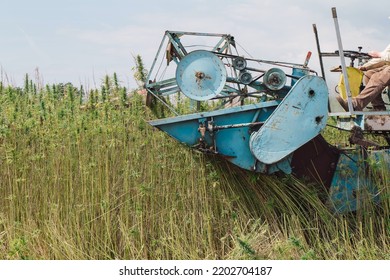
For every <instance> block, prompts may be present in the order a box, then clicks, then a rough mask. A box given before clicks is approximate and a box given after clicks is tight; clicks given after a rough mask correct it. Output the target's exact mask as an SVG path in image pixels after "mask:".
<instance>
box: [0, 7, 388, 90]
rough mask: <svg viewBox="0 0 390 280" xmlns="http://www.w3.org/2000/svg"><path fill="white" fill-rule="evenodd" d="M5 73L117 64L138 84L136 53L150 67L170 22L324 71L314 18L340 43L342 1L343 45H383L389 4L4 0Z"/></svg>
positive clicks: (17, 81) (324, 42)
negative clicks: (335, 15)
mask: <svg viewBox="0 0 390 280" xmlns="http://www.w3.org/2000/svg"><path fill="white" fill-rule="evenodd" d="M0 3H1V17H0V38H2V40H1V43H0V66H1V79H2V81H3V82H8V83H11V84H13V85H17V86H20V85H21V84H22V81H23V77H24V74H25V73H28V74H29V75H30V76H31V77H35V73H36V71H35V69H39V74H40V79H43V81H44V82H45V83H59V82H64V83H66V82H72V83H73V84H75V85H76V86H78V85H80V84H83V85H85V86H87V87H95V86H99V85H100V83H101V80H102V78H103V77H104V75H106V74H109V75H111V74H112V73H113V72H116V73H117V74H118V76H119V78H120V80H121V81H122V83H123V84H124V85H125V86H128V87H130V88H131V87H136V83H135V82H134V81H133V73H132V71H131V68H132V67H133V66H134V63H133V57H132V55H137V54H140V55H141V56H142V57H143V59H144V62H145V64H146V66H147V68H149V67H150V65H151V62H152V59H153V57H154V55H155V53H156V51H157V48H158V46H159V44H160V41H161V38H162V36H163V33H164V31H165V30H181V31H198V32H215V33H230V34H232V35H234V36H235V38H236V40H237V42H239V43H240V44H241V45H242V46H244V47H245V49H246V50H248V52H250V53H251V54H252V55H253V56H254V57H256V58H261V59H267V60H279V61H290V62H303V60H304V58H305V55H306V53H307V51H309V50H311V51H312V52H313V56H312V59H311V62H310V63H309V66H311V67H312V68H314V69H315V70H317V71H318V72H319V67H318V58H317V52H316V47H315V40H314V35H313V30H312V24H313V23H316V24H317V27H318V30H319V33H320V41H321V46H322V49H323V51H334V50H336V49H337V41H336V36H335V31H334V23H333V19H332V14H331V7H334V6H335V7H337V11H338V16H339V23H340V28H341V33H342V36H343V44H344V49H352V50H356V48H357V46H363V51H369V50H377V49H379V50H382V49H384V48H385V47H386V46H387V44H388V43H389V39H388V35H386V34H388V30H389V28H390V19H389V18H388V17H389V16H390V9H389V8H390V4H389V1H388V0H377V1H375V6H374V5H370V4H369V3H368V2H367V3H365V4H361V3H362V1H353V0H343V1H336V0H312V1H307V0H306V1H303V0H295V1H291V0H262V1H256V0H242V1H232V0H223V1H222V0H221V1H220V0H216V1H212V0H188V1H177V0H165V1H161V0H160V1H157V0H149V1H142V0H141V1H133V0H128V1H124V0H110V1H108V0H106V1H101V0H95V1H92V0H62V1H55V0H52V1H49V0H35V1H27V0H24V1H22V0H0ZM334 63H336V64H337V63H338V62H337V61H336V62H334Z"/></svg>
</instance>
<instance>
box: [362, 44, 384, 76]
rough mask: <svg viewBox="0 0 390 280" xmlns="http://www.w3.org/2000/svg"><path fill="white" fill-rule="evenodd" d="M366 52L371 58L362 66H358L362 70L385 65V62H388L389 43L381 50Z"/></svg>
mask: <svg viewBox="0 0 390 280" xmlns="http://www.w3.org/2000/svg"><path fill="white" fill-rule="evenodd" d="M368 54H369V55H370V56H371V57H372V59H371V60H369V61H368V62H367V63H365V64H364V65H363V66H361V67H359V69H360V70H362V71H366V70H370V69H373V68H378V67H381V66H383V65H385V64H386V62H390V45H388V46H387V47H386V49H385V50H384V51H382V52H378V51H370V52H368Z"/></svg>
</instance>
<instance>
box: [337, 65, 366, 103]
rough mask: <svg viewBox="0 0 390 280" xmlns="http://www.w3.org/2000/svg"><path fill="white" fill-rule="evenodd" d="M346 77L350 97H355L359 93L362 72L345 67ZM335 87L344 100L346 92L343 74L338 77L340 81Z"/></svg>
mask: <svg viewBox="0 0 390 280" xmlns="http://www.w3.org/2000/svg"><path fill="white" fill-rule="evenodd" d="M347 75H348V82H349V87H350V89H351V94H352V97H355V96H357V95H358V94H359V93H360V85H361V84H362V80H363V72H362V71H360V70H359V69H357V68H355V67H347ZM337 87H338V90H339V91H340V95H341V97H342V98H343V99H344V100H346V99H347V90H346V89H345V84H344V75H343V74H341V75H340V81H339V83H338V86H337Z"/></svg>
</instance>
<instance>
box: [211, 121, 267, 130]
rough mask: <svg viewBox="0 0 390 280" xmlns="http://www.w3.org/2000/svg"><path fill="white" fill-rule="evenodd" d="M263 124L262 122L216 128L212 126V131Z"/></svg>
mask: <svg viewBox="0 0 390 280" xmlns="http://www.w3.org/2000/svg"><path fill="white" fill-rule="evenodd" d="M263 124H264V122H253V123H240V124H227V125H218V126H214V127H213V130H221V129H229V128H240V127H246V126H255V125H263Z"/></svg>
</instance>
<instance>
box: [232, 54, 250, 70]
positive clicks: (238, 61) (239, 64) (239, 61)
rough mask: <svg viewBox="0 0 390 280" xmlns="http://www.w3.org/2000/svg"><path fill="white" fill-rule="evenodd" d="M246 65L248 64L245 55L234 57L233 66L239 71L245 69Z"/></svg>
mask: <svg viewBox="0 0 390 280" xmlns="http://www.w3.org/2000/svg"><path fill="white" fill-rule="evenodd" d="M246 65H247V63H246V60H245V59H244V58H243V57H240V56H238V57H236V58H235V59H233V67H234V69H236V70H239V71H241V70H244V69H245V68H246Z"/></svg>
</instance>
